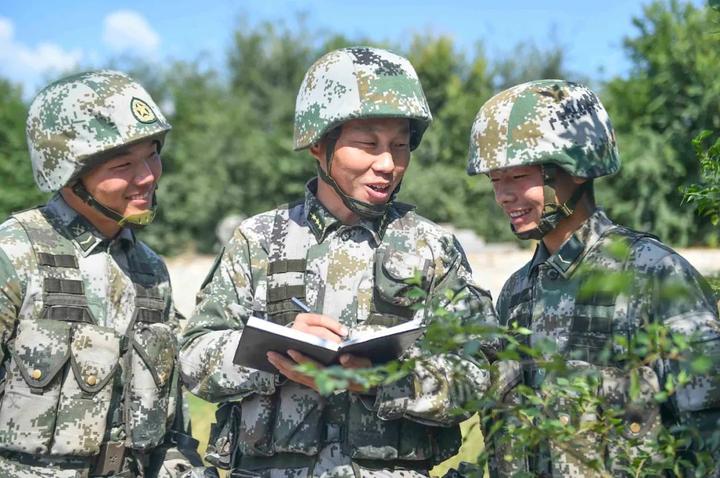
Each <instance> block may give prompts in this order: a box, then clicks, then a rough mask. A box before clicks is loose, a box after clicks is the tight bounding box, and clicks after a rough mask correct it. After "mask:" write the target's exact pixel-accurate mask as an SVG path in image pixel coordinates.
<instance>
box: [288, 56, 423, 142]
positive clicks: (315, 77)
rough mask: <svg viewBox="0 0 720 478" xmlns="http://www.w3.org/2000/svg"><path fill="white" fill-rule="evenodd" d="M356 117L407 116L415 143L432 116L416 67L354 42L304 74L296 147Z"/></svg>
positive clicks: (418, 140)
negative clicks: (354, 44)
mask: <svg viewBox="0 0 720 478" xmlns="http://www.w3.org/2000/svg"><path fill="white" fill-rule="evenodd" d="M355 118H408V119H410V120H411V121H412V123H413V128H412V131H411V139H410V143H411V145H410V146H411V149H414V147H416V146H417V145H418V144H420V139H421V138H422V135H423V133H424V132H425V129H426V128H427V127H428V125H429V124H430V122H431V121H432V115H431V114H430V107H429V106H428V104H427V101H426V100H425V94H424V93H423V90H422V87H421V86H420V81H419V80H418V77H417V74H416V73H415V69H414V68H413V67H412V65H411V64H410V62H409V61H407V60H406V59H405V58H403V57H401V56H399V55H396V54H394V53H391V52H389V51H387V50H381V49H378V48H370V47H353V48H343V49H340V50H335V51H332V52H330V53H327V54H325V55H324V56H323V57H321V58H320V59H319V60H318V61H316V62H315V63H314V64H313V65H312V66H311V67H310V69H309V70H308V72H307V73H306V74H305V78H304V79H303V82H302V84H301V85H300V91H299V93H298V96H297V102H296V104H295V139H294V147H295V149H296V150H300V149H304V148H308V147H310V145H312V144H314V143H316V142H317V141H319V140H320V138H322V137H323V136H324V135H325V133H327V132H328V131H330V130H332V129H333V128H335V127H336V126H340V125H341V124H342V123H344V122H346V121H348V120H351V119H355Z"/></svg>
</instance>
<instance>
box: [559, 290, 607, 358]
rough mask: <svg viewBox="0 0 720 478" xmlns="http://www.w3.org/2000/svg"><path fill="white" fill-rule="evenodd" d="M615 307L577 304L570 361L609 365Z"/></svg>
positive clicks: (570, 342)
mask: <svg viewBox="0 0 720 478" xmlns="http://www.w3.org/2000/svg"><path fill="white" fill-rule="evenodd" d="M614 314H615V305H614V304H611V305H601V304H581V303H576V304H575V313H574V314H573V318H572V322H571V325H570V333H569V337H568V347H567V350H568V354H569V358H570V359H574V360H581V361H584V362H590V363H594V364H597V363H607V362H608V358H609V357H610V355H609V354H610V353H611V352H612V350H610V349H609V346H610V344H611V343H612V336H613V326H612V324H613V315H614Z"/></svg>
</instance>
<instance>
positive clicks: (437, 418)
mask: <svg viewBox="0 0 720 478" xmlns="http://www.w3.org/2000/svg"><path fill="white" fill-rule="evenodd" d="M333 64H335V65H341V68H339V70H340V73H342V74H343V75H345V76H344V79H343V78H340V80H338V81H335V82H333V81H332V79H329V78H328V76H332V73H333V72H335V73H336V72H337V71H338V70H337V69H333V67H332V65H333ZM329 65H330V66H329ZM378 65H379V66H378ZM403 69H404V70H405V71H403ZM328 71H330V73H328ZM410 72H411V73H412V75H413V78H414V79H413V81H414V82H416V83H417V77H415V76H414V71H413V70H412V67H410V66H409V63H407V61H406V60H404V59H402V58H400V57H397V56H396V55H392V54H390V53H388V52H385V51H383V50H374V49H369V48H357V49H346V50H339V51H336V52H331V53H329V54H328V55H327V56H326V57H324V58H322V59H321V60H319V61H318V62H317V63H316V64H315V65H314V66H313V67H312V68H311V69H310V71H309V72H308V75H307V76H306V80H305V82H304V83H303V85H304V86H303V87H302V88H301V94H300V95H299V96H298V105H299V108H298V113H297V114H298V115H300V116H302V115H310V114H311V111H312V112H313V115H314V116H313V118H315V121H322V118H323V117H324V118H328V117H331V118H333V119H332V120H329V121H326V124H325V126H320V127H319V128H318V131H319V132H318V131H315V132H314V133H312V134H310V135H308V136H306V135H305V132H306V130H305V129H304V128H297V127H296V133H297V134H296V146H297V147H298V148H303V147H305V146H307V145H308V144H312V143H314V142H315V141H317V140H318V135H322V134H324V133H325V132H326V131H327V129H328V128H332V127H335V126H337V125H338V124H341V123H342V121H343V117H344V118H346V119H347V117H348V116H349V114H346V115H345V116H343V114H336V115H333V113H337V111H336V110H335V111H333V109H332V108H329V107H327V105H324V102H325V101H327V100H323V96H322V95H321V94H320V91H312V88H313V87H314V86H311V87H310V90H311V91H307V90H304V88H305V87H306V86H307V85H308V84H310V85H315V86H317V85H320V86H317V87H318V88H321V89H324V88H325V87H326V85H331V86H330V88H329V91H335V92H339V93H344V94H346V95H347V97H343V102H342V103H341V104H340V106H338V108H342V107H347V108H350V109H352V108H355V110H356V111H357V110H358V109H359V108H360V107H361V106H362V104H363V102H365V100H364V99H363V95H369V96H371V97H372V98H374V101H375V102H376V109H374V110H371V112H370V114H369V115H370V116H371V115H372V112H373V111H374V112H375V113H377V115H378V116H383V115H384V116H391V117H392V116H395V117H407V116H404V114H403V113H402V112H399V111H398V110H397V109H394V110H393V109H392V108H386V111H383V108H384V107H385V106H386V105H384V102H388V101H391V99H392V98H393V95H395V96H397V97H398V98H397V104H400V106H399V107H400V108H405V107H407V103H410V101H411V94H414V93H413V91H412V88H411V89H410V91H409V92H408V91H405V92H403V91H392V90H391V91H378V84H377V82H376V81H378V75H379V76H382V75H387V76H388V77H389V78H390V79H391V80H395V83H394V84H395V85H397V86H399V87H402V86H403V82H402V81H401V80H402V78H398V77H399V76H400V75H410ZM353 75H355V76H356V77H357V78H358V79H357V80H355V79H353ZM380 80H382V78H381V79H380ZM417 84H418V85H419V83H417ZM358 85H359V86H360V89H361V90H362V91H360V93H358ZM386 85H387V83H386ZM419 91H420V93H419V94H420V95H422V90H419ZM405 93H410V94H405ZM358 94H359V95H360V98H361V101H360V102H359V103H358V101H357V98H358ZM303 98H314V99H313V100H312V102H313V103H314V105H313V106H314V108H302V107H300V106H302V105H303V100H302V99H303ZM415 98H416V99H415V100H412V101H415V102H416V103H417V102H418V101H419V100H420V99H421V100H422V103H421V104H422V106H423V107H424V108H426V106H427V105H426V103H425V100H424V96H422V97H421V98H418V97H415ZM370 106H371V105H368V107H370ZM417 110H418V108H417V107H414V106H413V107H408V110H407V111H408V112H409V113H408V115H411V114H412V111H417ZM426 111H427V110H426ZM363 116H364V114H362V113H358V114H357V115H356V116H355V117H363ZM418 116H420V115H418ZM428 117H429V111H428V112H427V114H425V118H428ZM328 124H332V126H328ZM424 126H426V124H422V123H420V124H417V125H416V128H415V129H414V133H411V135H415V136H414V137H413V138H414V140H416V141H417V142H419V137H420V136H421V135H422V130H423V129H424ZM298 138H300V139H298ZM411 141H412V140H411ZM417 142H416V143H415V144H417ZM316 188H317V180H312V181H310V182H309V183H308V186H307V188H306V193H305V199H304V201H299V202H296V203H293V204H290V205H288V206H283V207H280V208H278V209H276V210H273V211H269V212H267V213H263V214H259V215H257V216H255V217H252V218H250V219H247V220H246V221H244V222H243V223H242V224H241V225H240V226H239V228H238V229H237V230H236V231H235V234H234V236H233V237H232V239H231V240H230V242H229V243H228V245H227V247H226V249H225V250H224V252H222V253H221V254H220V255H219V257H218V260H217V262H216V264H215V266H214V267H213V269H212V270H211V272H210V274H209V276H208V278H207V279H206V281H205V283H204V284H203V288H202V291H201V293H200V295H199V297H198V299H199V304H198V307H197V309H196V311H195V313H194V315H193V316H192V317H191V318H190V320H189V323H188V327H187V329H186V331H185V341H184V342H183V345H182V349H181V352H180V365H181V369H182V373H183V378H184V380H185V381H186V383H187V384H188V386H189V388H190V389H191V391H192V392H193V393H195V394H197V395H199V396H200V397H202V398H205V399H206V400H210V401H214V402H221V403H222V405H221V406H220V408H219V409H218V414H217V417H218V423H217V424H216V425H214V429H215V433H213V434H212V436H211V440H210V445H209V450H211V455H210V457H209V458H210V459H212V460H215V461H216V462H218V463H220V464H221V465H222V466H223V467H226V468H232V469H233V470H234V471H233V474H232V475H231V476H245V475H246V474H258V475H260V476H273V477H274V476H297V477H306V476H379V475H388V474H390V475H395V476H416V475H418V474H426V473H427V470H429V468H431V467H432V466H433V465H434V464H435V463H438V462H440V461H442V460H444V459H446V458H448V457H449V456H452V455H453V454H455V453H456V452H457V449H458V447H459V443H460V431H459V428H458V426H457V424H458V423H459V421H461V420H462V419H463V418H465V417H466V415H463V414H453V413H452V411H453V409H454V408H456V407H457V406H460V405H462V404H463V403H464V402H465V401H467V400H469V399H472V398H474V397H476V396H477V395H479V394H482V393H483V392H484V390H485V389H486V388H487V386H488V380H489V377H488V373H487V371H486V370H484V369H482V368H481V365H482V364H481V362H480V360H481V359H480V357H478V358H477V359H474V358H471V357H467V356H461V355H455V354H446V355H440V356H436V357H433V359H432V360H431V361H430V362H424V363H422V364H421V363H418V365H417V366H416V368H415V370H414V372H413V373H411V374H410V375H409V376H407V377H406V378H405V379H402V380H400V381H398V382H396V383H393V384H391V385H385V386H381V387H379V388H378V390H377V392H376V393H375V394H374V395H373V394H367V395H364V394H358V393H352V392H348V391H344V392H340V393H336V394H334V395H331V396H329V397H322V396H320V395H319V394H318V393H317V392H315V391H314V390H312V389H310V388H308V387H305V386H303V385H300V384H298V383H295V382H292V381H288V380H285V379H284V377H282V376H280V375H279V374H271V373H267V372H263V371H258V370H253V369H248V368H244V367H241V366H239V365H236V364H234V363H233V356H234V354H235V350H236V348H237V346H238V342H239V340H240V336H241V334H242V330H243V326H244V323H245V322H246V321H247V320H248V318H249V317H251V316H260V317H264V318H266V319H267V320H270V321H273V322H276V323H280V324H283V325H288V326H289V325H291V322H292V320H294V317H295V315H296V314H297V313H298V310H297V309H296V308H295V307H294V306H293V305H292V303H291V302H290V300H289V299H290V298H291V297H292V296H297V297H301V298H303V299H304V300H305V302H306V303H307V304H308V305H309V306H310V308H311V309H312V310H313V311H314V312H317V313H321V314H325V315H327V316H330V317H333V318H336V319H337V320H338V321H340V322H341V323H342V324H344V325H345V326H346V327H347V328H348V329H349V331H350V336H353V335H355V334H357V333H360V332H362V331H365V330H368V329H379V328H384V327H388V326H392V325H395V324H398V323H401V322H404V321H408V320H413V319H424V320H432V318H430V317H426V314H427V311H426V310H425V309H424V308H423V307H422V305H423V302H422V299H419V298H410V297H406V294H405V292H406V291H407V290H408V289H409V286H408V284H407V280H408V279H411V278H413V277H415V274H416V273H417V275H418V277H419V279H420V280H419V283H420V285H421V287H422V288H423V289H424V290H425V291H426V292H428V293H429V294H430V295H431V296H432V297H441V298H442V297H445V295H444V294H445V293H446V292H448V291H454V292H456V293H462V294H464V297H465V298H464V299H462V300H459V301H458V302H457V303H455V304H452V305H450V304H446V306H447V307H448V308H449V309H453V308H454V309H456V310H457V311H458V312H459V313H461V314H462V316H463V317H464V318H465V320H467V321H470V320H472V321H486V322H489V323H491V324H495V323H496V318H495V314H494V311H493V309H492V304H491V301H490V298H489V295H488V294H487V293H486V292H484V291H482V290H480V289H478V288H477V287H475V286H473V284H472V282H471V276H470V271H469V266H468V264H467V261H466V259H465V256H464V254H463V252H462V251H461V249H460V248H459V246H458V244H457V242H456V241H455V240H454V238H453V237H452V236H451V235H449V234H447V233H446V232H444V231H443V230H442V229H441V228H439V227H438V226H437V225H435V224H433V223H431V222H429V221H428V220H426V219H424V218H422V217H420V216H418V215H417V214H416V213H415V212H413V210H412V207H409V206H407V205H403V204H400V203H396V202H393V203H392V204H390V205H389V206H388V207H387V208H386V209H385V211H384V213H383V214H382V215H381V216H379V217H372V216H369V217H365V218H362V219H360V220H359V222H357V223H355V224H351V225H348V224H343V223H341V222H340V221H339V220H338V219H336V218H335V217H334V216H333V215H332V214H331V213H330V212H329V211H328V210H327V209H326V208H325V207H324V206H323V204H321V203H320V202H319V201H318V199H317V197H316Z"/></svg>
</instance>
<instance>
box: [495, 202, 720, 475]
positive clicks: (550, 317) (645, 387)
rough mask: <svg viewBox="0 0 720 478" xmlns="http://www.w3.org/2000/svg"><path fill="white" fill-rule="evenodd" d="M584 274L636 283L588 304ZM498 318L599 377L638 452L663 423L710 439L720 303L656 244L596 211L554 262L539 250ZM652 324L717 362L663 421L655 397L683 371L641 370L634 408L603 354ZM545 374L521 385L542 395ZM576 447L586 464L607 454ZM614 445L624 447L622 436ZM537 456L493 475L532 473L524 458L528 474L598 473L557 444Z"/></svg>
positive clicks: (502, 466)
mask: <svg viewBox="0 0 720 478" xmlns="http://www.w3.org/2000/svg"><path fill="white" fill-rule="evenodd" d="M617 241H625V244H627V245H628V246H629V250H628V251H627V253H626V257H624V258H621V259H619V260H618V258H617V257H615V256H614V255H613V254H612V253H610V252H608V251H610V250H611V249H612V247H613V244H616V243H617ZM583 271H585V272H583ZM587 271H594V273H595V274H597V273H604V274H606V275H608V274H614V273H615V272H626V273H630V274H631V278H632V282H631V283H630V285H629V286H628V287H627V288H624V289H623V291H622V292H620V293H619V295H618V296H617V297H615V298H614V300H612V299H609V298H608V296H607V294H595V295H593V296H590V297H584V296H583V294H581V293H580V289H581V287H582V285H583V283H584V281H585V280H587V278H588V277H589V276H588V275H586V273H587ZM497 311H498V316H499V319H500V323H501V324H510V323H514V322H516V323H518V324H521V325H523V326H525V327H528V328H530V329H531V330H532V334H531V335H530V343H531V345H536V344H538V343H539V341H541V340H550V341H552V342H553V343H555V344H556V345H557V348H558V351H559V352H560V353H563V354H566V355H567V356H568V357H571V358H574V359H578V360H580V362H578V364H579V366H581V367H589V366H592V367H594V368H595V369H597V370H599V371H600V373H601V375H602V388H601V389H600V390H598V392H597V393H598V394H601V396H603V397H604V398H605V399H606V400H608V402H609V403H610V404H613V405H614V406H616V407H617V408H619V409H624V410H625V411H626V413H627V417H626V422H624V423H625V428H626V431H625V432H624V433H625V434H626V438H627V439H632V440H637V441H639V442H638V444H637V446H638V447H642V446H643V443H644V442H645V440H652V439H653V438H654V436H655V434H656V433H657V431H658V429H659V427H660V426H661V421H662V422H664V423H665V424H670V423H674V422H679V423H681V424H687V425H692V426H695V427H698V428H699V429H700V431H701V432H703V433H708V434H709V433H711V432H712V431H714V430H715V429H716V427H717V421H718V418H719V417H720V367H718V365H717V364H718V363H720V361H719V360H720V326H719V324H718V319H717V308H716V304H715V299H714V298H713V295H712V293H711V291H710V289H709V288H708V286H707V284H706V283H705V281H704V280H703V278H702V277H701V276H700V274H699V273H698V272H697V271H696V270H695V269H693V267H692V266H691V265H690V264H688V262H687V261H686V260H685V259H683V258H682V257H681V256H679V255H678V254H677V253H675V252H674V251H673V250H672V249H670V248H669V247H667V246H665V245H664V244H662V243H661V242H659V241H658V240H656V239H654V238H652V237H650V236H647V235H643V234H639V233H635V232H633V231H630V230H628V229H625V228H622V227H620V226H618V225H616V224H614V223H613V222H612V221H611V220H610V219H608V217H607V215H606V214H605V213H604V212H603V211H602V210H597V211H596V212H595V213H594V214H593V215H592V216H591V217H590V218H589V219H588V220H587V221H586V222H585V223H584V224H583V225H582V226H581V227H580V228H579V229H578V230H576V231H575V232H574V234H573V235H572V236H571V237H570V238H569V239H568V240H567V241H566V242H565V243H564V244H563V245H562V246H561V247H560V249H559V250H558V251H556V252H555V253H554V254H552V255H551V254H549V253H548V251H547V249H546V248H545V246H544V245H543V243H542V242H541V243H540V245H539V246H538V248H537V250H536V252H535V255H534V257H533V259H532V260H531V261H530V262H529V263H528V264H527V265H525V266H524V267H523V268H522V269H520V270H519V271H517V272H515V273H514V274H513V275H512V276H511V277H510V279H509V280H508V281H507V282H506V284H505V286H504V287H503V290H502V292H501V294H500V296H499V298H498V302H497ZM648 323H659V324H664V325H665V326H667V327H669V328H670V329H671V330H672V331H673V332H676V333H683V334H688V335H692V336H693V337H694V340H695V342H694V343H693V348H694V352H695V353H698V354H704V355H707V356H708V357H710V358H711V359H712V361H713V366H712V368H711V371H710V372H709V373H708V374H706V375H701V376H695V377H694V378H693V379H692V381H691V382H690V384H689V385H687V386H686V387H684V388H682V389H681V390H680V391H679V393H678V394H676V395H675V396H673V397H672V400H671V405H672V406H671V407H670V408H671V409H672V410H674V413H672V414H671V413H670V412H669V410H670V408H669V409H667V410H666V409H665V408H663V412H662V414H661V411H660V410H659V409H658V406H657V404H655V402H654V400H653V397H654V394H655V393H656V392H657V391H659V389H660V388H659V384H660V383H663V381H664V378H665V376H666V374H667V373H668V372H670V371H674V372H677V371H678V364H677V363H674V362H670V363H658V364H656V366H655V367H654V368H653V369H650V368H648V367H645V368H643V369H642V370H640V371H639V372H640V373H639V390H640V398H639V399H638V400H639V401H636V402H630V401H629V399H628V389H629V383H628V377H627V375H626V372H621V371H620V369H619V368H617V367H619V364H614V363H613V362H612V358H611V359H610V362H609V363H608V361H607V360H601V355H599V352H600V351H601V350H602V349H603V348H604V347H605V346H606V345H610V348H611V350H612V351H613V352H619V351H621V349H619V346H618V345H617V344H616V343H614V342H613V341H612V336H613V335H614V334H620V335H632V334H633V332H634V331H636V330H641V329H642V328H643V327H644V324H648ZM542 374H543V371H542V370H541V369H540V370H538V369H529V370H526V371H525V374H524V375H523V377H524V382H525V384H526V385H529V386H531V387H536V388H538V389H540V387H541V384H542V383H543V378H542ZM643 397H644V398H643ZM631 411H632V413H631ZM670 415H672V416H670ZM587 419H588V420H593V417H587ZM506 438H507V437H506ZM510 438H511V437H510ZM576 443H577V444H580V445H581V446H580V448H581V449H582V450H584V451H585V454H584V455H583V454H581V455H580V456H581V457H582V456H584V458H586V459H590V458H597V457H602V456H603V452H604V451H605V450H603V449H602V448H601V447H600V444H599V443H598V442H597V440H596V439H595V438H593V437H592V436H578V437H577V442H576ZM615 443H616V445H619V446H622V445H623V444H622V437H621V438H620V439H619V440H616V442H615ZM633 443H635V442H633ZM598 452H599V453H600V454H599V455H597V453H598ZM497 453H498V454H502V453H503V451H502V450H498V451H497ZM536 453H537V454H535V455H533V454H532V453H530V454H529V455H528V456H515V459H514V460H512V461H511V462H507V463H503V462H502V461H501V460H499V459H497V458H498V457H496V459H495V460H494V461H493V464H492V466H491V472H492V473H491V474H492V475H493V476H511V475H512V473H514V472H517V471H520V470H527V469H528V458H532V460H530V461H531V462H532V463H534V464H535V465H534V466H535V468H534V469H530V470H529V471H530V472H531V473H546V474H547V475H544V476H554V477H579V476H595V475H596V474H597V473H596V472H594V471H592V470H590V469H588V468H587V466H586V465H585V462H584V460H583V459H578V458H577V456H573V455H571V454H568V453H564V452H563V451H562V450H560V449H558V448H557V447H555V446H554V445H553V444H552V443H550V444H549V446H547V447H544V448H542V449H541V450H537V451H536ZM616 456H617V455H616V453H615V451H614V450H612V449H611V450H610V451H609V454H608V457H609V462H607V463H605V466H606V470H608V471H609V472H610V473H612V474H614V475H616V476H622V473H621V472H619V471H617V469H616V467H617V465H619V464H618V463H617V462H615V463H614V462H613V457H616Z"/></svg>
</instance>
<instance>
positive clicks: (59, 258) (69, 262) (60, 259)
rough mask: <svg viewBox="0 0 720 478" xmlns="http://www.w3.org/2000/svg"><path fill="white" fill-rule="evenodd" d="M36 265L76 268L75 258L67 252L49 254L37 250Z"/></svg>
mask: <svg viewBox="0 0 720 478" xmlns="http://www.w3.org/2000/svg"><path fill="white" fill-rule="evenodd" d="M37 260H38V265H41V266H50V267H67V268H71V269H77V268H78V262H77V258H76V257H75V256H71V255H68V254H50V253H47V252H39V253H38V255H37Z"/></svg>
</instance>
